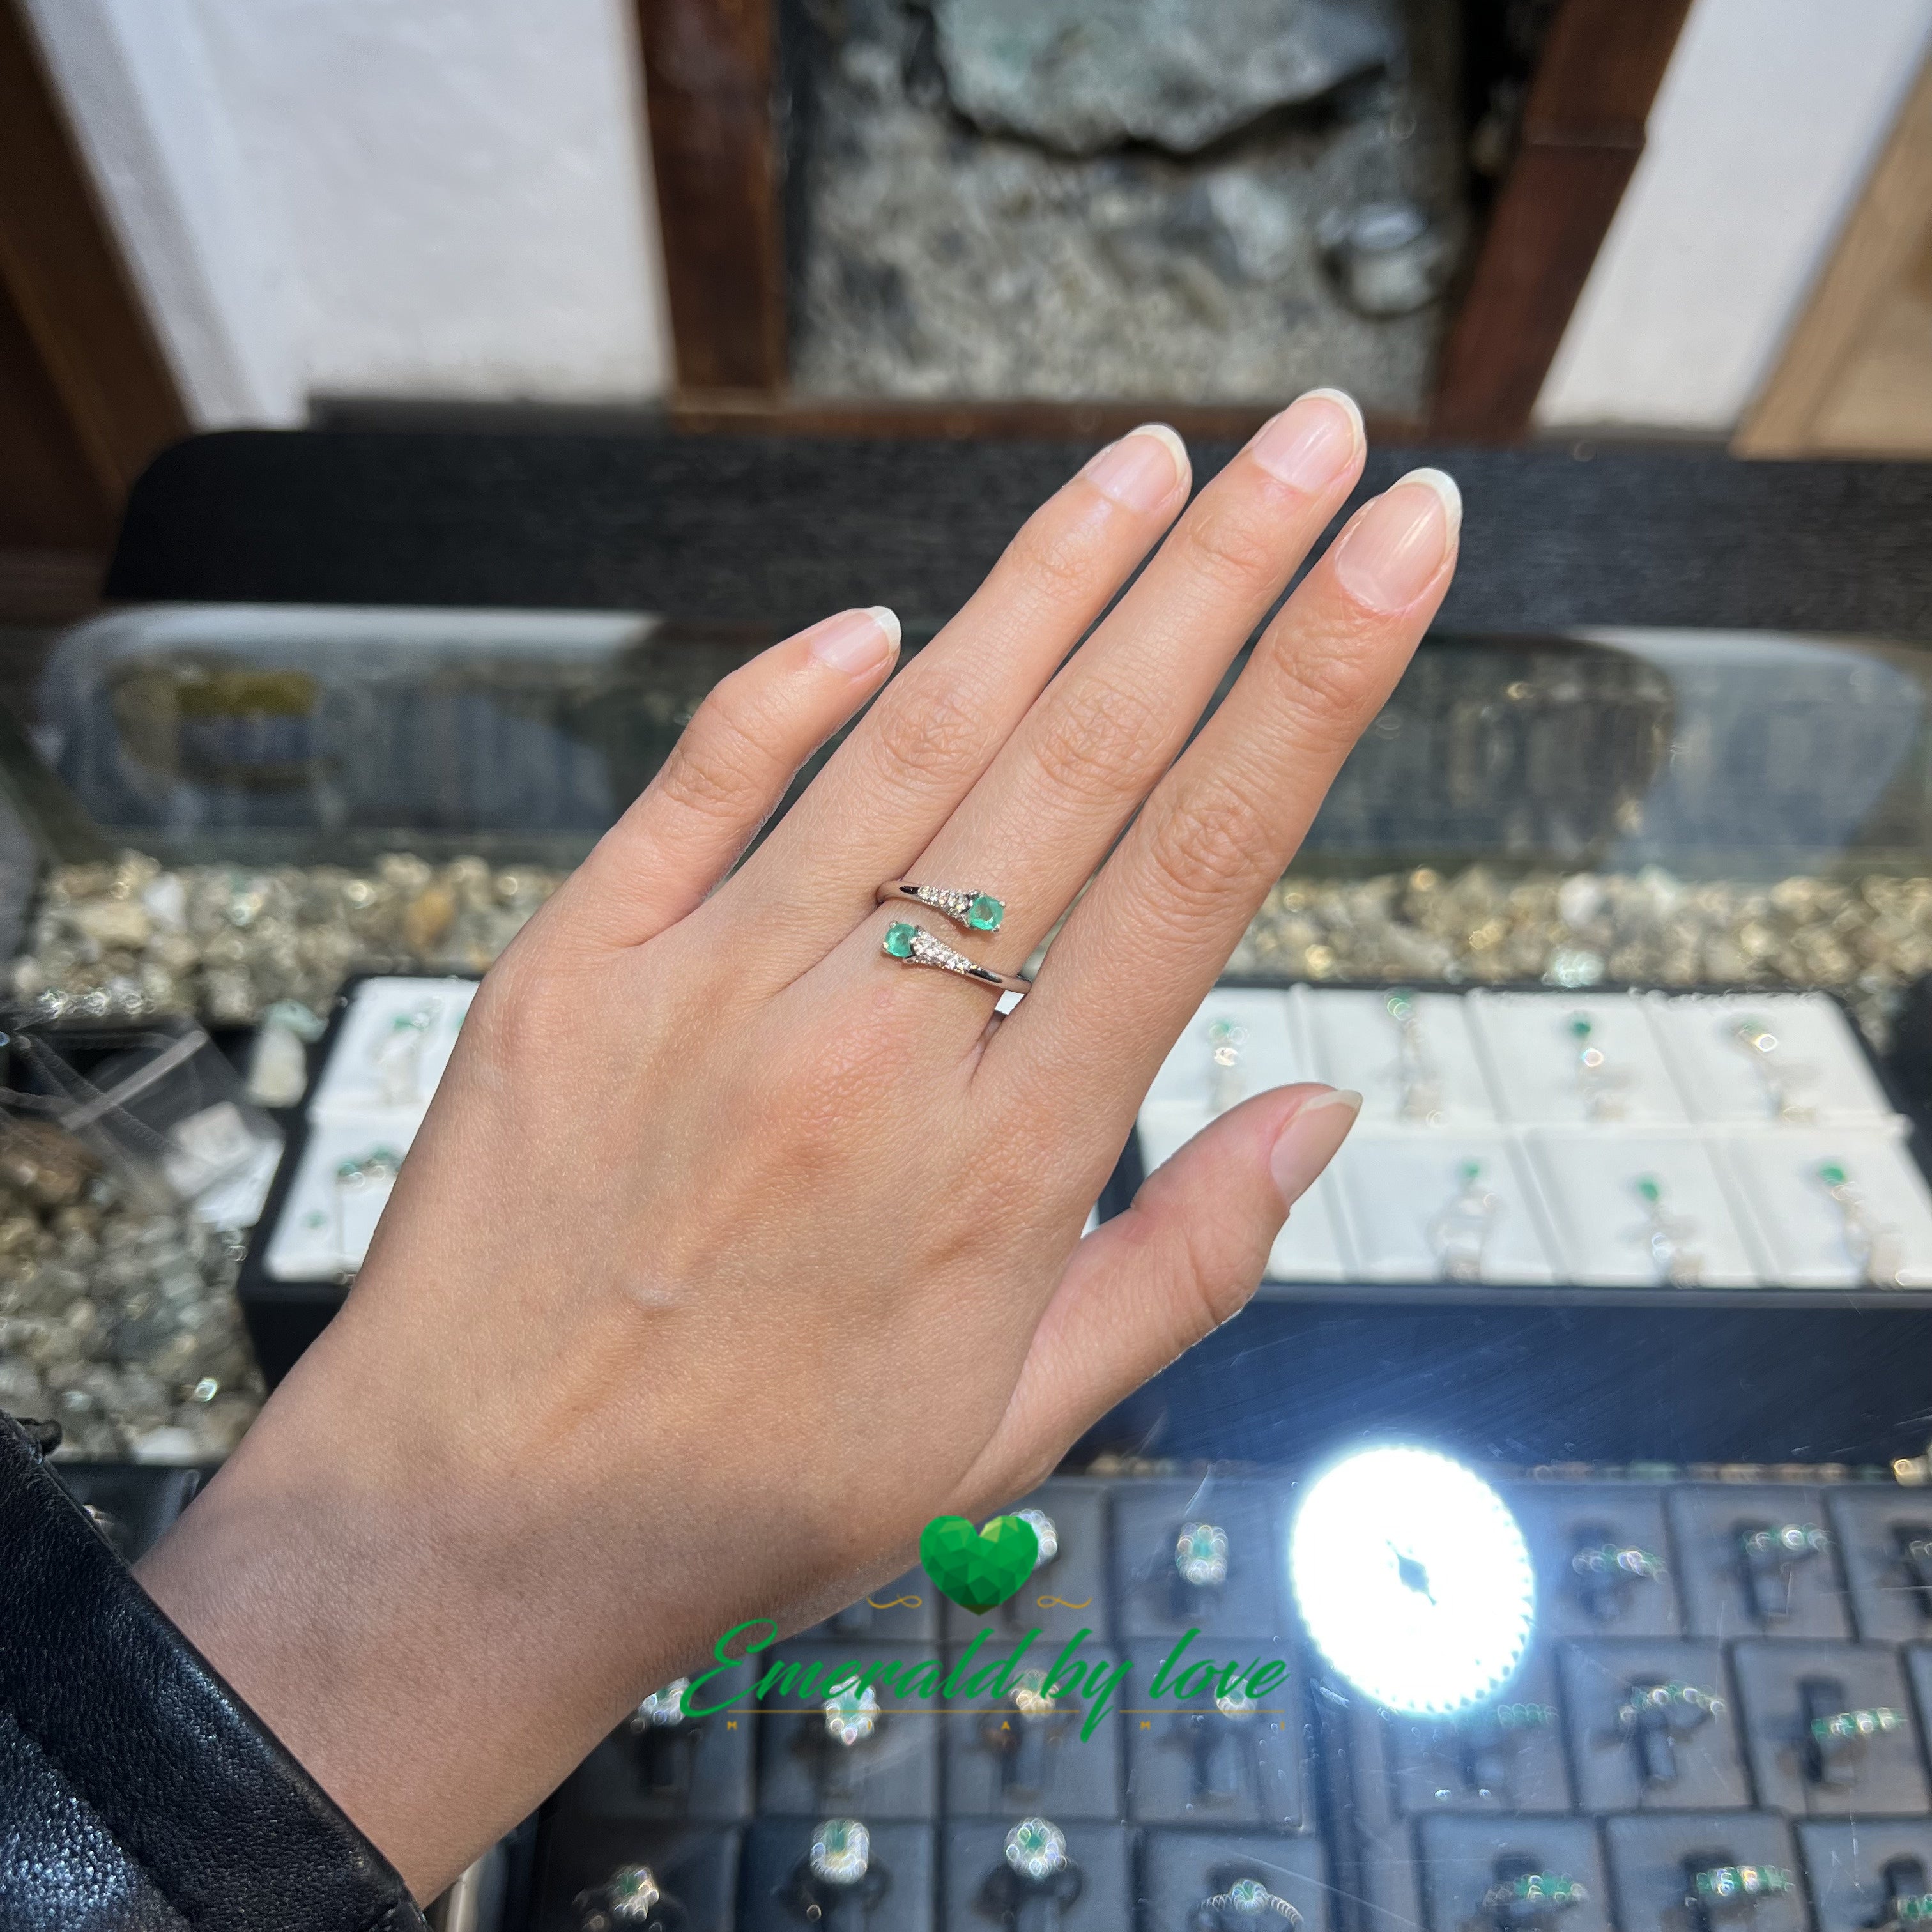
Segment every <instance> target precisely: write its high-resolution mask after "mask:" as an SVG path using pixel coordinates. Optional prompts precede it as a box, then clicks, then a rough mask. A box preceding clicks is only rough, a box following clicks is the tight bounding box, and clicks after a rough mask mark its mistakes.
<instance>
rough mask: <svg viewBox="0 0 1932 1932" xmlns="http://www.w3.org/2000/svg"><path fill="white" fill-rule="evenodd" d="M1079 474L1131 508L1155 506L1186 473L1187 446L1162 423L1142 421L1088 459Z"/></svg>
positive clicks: (1185, 476)
mask: <svg viewBox="0 0 1932 1932" xmlns="http://www.w3.org/2000/svg"><path fill="white" fill-rule="evenodd" d="M1080 473H1081V475H1083V476H1084V477H1085V478H1086V479H1087V480H1088V482H1090V483H1091V484H1093V486H1094V488H1095V489H1097V490H1099V491H1100V493H1101V495H1102V496H1109V497H1111V498H1112V499H1113V500H1114V501H1115V502H1117V503H1118V504H1120V505H1122V506H1123V507H1124V508H1127V509H1130V510H1157V509H1159V508H1160V506H1161V505H1163V503H1165V502H1167V500H1168V499H1169V498H1170V497H1171V496H1172V495H1173V494H1174V492H1175V486H1176V484H1179V483H1181V482H1182V481H1184V480H1185V479H1186V478H1187V474H1188V465H1187V445H1186V444H1185V443H1183V442H1182V441H1181V439H1180V437H1178V436H1177V435H1176V434H1175V433H1174V431H1172V430H1171V429H1169V428H1168V426H1167V425H1166V424H1165V423H1142V425H1141V426H1140V428H1139V429H1136V430H1130V431H1128V432H1127V434H1126V435H1125V436H1124V437H1121V440H1120V441H1119V442H1118V443H1109V444H1108V446H1106V449H1103V450H1102V451H1101V452H1100V454H1099V455H1097V456H1094V457H1093V458H1090V459H1089V460H1088V464H1087V466H1086V468H1085V469H1083V470H1082V471H1081V472H1080Z"/></svg>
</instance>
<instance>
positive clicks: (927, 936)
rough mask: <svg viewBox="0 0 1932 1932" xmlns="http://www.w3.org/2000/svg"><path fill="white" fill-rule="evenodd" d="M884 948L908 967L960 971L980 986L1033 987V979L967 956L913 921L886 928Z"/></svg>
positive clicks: (1001, 988) (1001, 989) (1008, 989)
mask: <svg viewBox="0 0 1932 1932" xmlns="http://www.w3.org/2000/svg"><path fill="white" fill-rule="evenodd" d="M883 950H884V952H885V954H886V957H887V958H888V959H898V960H901V961H903V962H904V963H905V964H906V965H908V966H932V967H936V968H938V970H939V971H941V972H942V973H957V974H959V977H961V978H962V980H977V981H978V982H979V983H980V985H981V986H992V987H994V988H996V989H998V991H999V992H1002V993H1027V992H1031V991H1032V990H1033V982H1032V981H1031V980H1022V978H1021V977H1020V976H1019V974H1017V973H995V971H993V969H992V967H990V966H982V965H980V964H979V962H977V960H972V959H968V958H967V956H965V953H960V952H957V951H956V950H954V949H953V947H950V946H948V945H947V943H946V942H945V941H944V940H943V939H938V938H935V937H934V936H933V935H932V934H931V933H929V932H927V931H926V928H925V927H924V926H914V925H913V923H912V922H911V921H910V919H894V920H893V921H892V924H891V925H890V926H887V927H886V937H885V940H884V941H883Z"/></svg>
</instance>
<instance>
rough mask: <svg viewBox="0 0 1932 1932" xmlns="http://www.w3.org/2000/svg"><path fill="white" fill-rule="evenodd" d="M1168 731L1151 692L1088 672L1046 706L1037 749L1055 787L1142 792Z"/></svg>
mask: <svg viewBox="0 0 1932 1932" xmlns="http://www.w3.org/2000/svg"><path fill="white" fill-rule="evenodd" d="M1166 736H1167V733H1166V719H1165V718H1164V717H1163V715H1162V712H1161V708H1160V705H1159V703H1157V701H1156V700H1154V697H1152V696H1151V695H1150V694H1145V693H1143V692H1140V691H1134V690H1132V689H1130V688H1127V687H1126V686H1124V685H1120V684H1118V683H1115V682H1112V681H1110V680H1109V679H1106V678H1102V677H1095V676H1091V675H1090V676H1085V677H1076V678H1074V679H1072V680H1071V681H1070V682H1069V683H1068V685H1067V688H1066V690H1065V691H1063V692H1062V693H1061V694H1060V695H1059V696H1058V697H1056V698H1055V700H1053V701H1052V703H1050V704H1049V706H1047V707H1046V710H1045V712H1043V715H1042V717H1041V720H1040V730H1039V733H1038V736H1037V738H1036V739H1035V740H1034V746H1033V751H1034V757H1036V758H1037V760H1038V761H1039V764H1040V769H1041V772H1043V775H1045V777H1046V780H1047V781H1048V783H1049V784H1051V785H1052V786H1053V787H1055V788H1056V789H1057V790H1062V791H1065V792H1068V793H1072V794H1073V796H1076V797H1078V798H1103V799H1112V798H1114V797H1117V796H1119V795H1120V794H1121V793H1123V792H1126V791H1133V792H1136V793H1137V792H1138V791H1139V780H1140V779H1141V778H1143V777H1144V776H1145V774H1146V772H1147V769H1148V766H1150V765H1151V763H1153V762H1154V760H1155V759H1156V758H1157V757H1158V756H1159V754H1160V749H1161V747H1162V745H1163V743H1164V742H1165V741H1166Z"/></svg>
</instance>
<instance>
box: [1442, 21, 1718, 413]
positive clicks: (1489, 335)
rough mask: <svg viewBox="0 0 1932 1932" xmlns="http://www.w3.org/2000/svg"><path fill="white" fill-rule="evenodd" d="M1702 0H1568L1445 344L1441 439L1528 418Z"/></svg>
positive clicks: (1547, 44)
mask: <svg viewBox="0 0 1932 1932" xmlns="http://www.w3.org/2000/svg"><path fill="white" fill-rule="evenodd" d="M1689 6H1690V0H1566V4H1565V5H1564V6H1563V7H1562V10H1560V11H1559V13H1558V14H1557V16H1556V19H1555V20H1554V21H1553V22H1552V23H1551V25H1550V33H1549V37H1548V38H1547V40H1546V41H1545V43H1544V50H1543V54H1542V56H1541V59H1540V60H1539V61H1538V64H1537V71H1536V77H1535V80H1534V81H1533V82H1532V84H1531V86H1530V91H1529V99H1528V101H1526V103H1525V104H1524V107H1523V130H1522V135H1521V139H1520V145H1519V146H1518V148H1517V155H1516V158H1515V160H1514V162H1513V163H1512V164H1511V168H1510V171H1509V174H1508V177H1507V178H1506V179H1505V181H1504V184H1503V187H1502V192H1501V193H1500V194H1499V196H1498V197H1497V199H1496V208H1495V209H1494V211H1493V213H1492V214H1491V216H1490V224H1489V228H1488V230H1487V233H1486V234H1485V235H1484V239H1483V243H1482V247H1481V250H1480V251H1478V255H1477V257H1476V262H1475V268H1474V269H1473V270H1472V272H1471V275H1470V278H1469V283H1468V285H1467V287H1466V290H1465V293H1464V294H1463V300H1462V303H1461V305H1460V308H1459V309H1458V311H1457V317H1456V320H1455V322H1454V325H1453V326H1452V327H1451V330H1450V332H1449V336H1448V341H1446V342H1445V344H1444V345H1443V350H1442V367H1441V371H1440V373H1439V376H1438V378H1437V385H1436V402H1435V407H1434V410H1433V414H1432V416H1431V420H1430V428H1431V431H1432V433H1433V434H1434V435H1436V437H1442V438H1454V439H1455V440H1459V441H1468V442H1489V443H1508V442H1514V441H1515V440H1517V439H1519V438H1520V437H1522V436H1523V434H1525V433H1526V431H1527V430H1528V428H1529V419H1530V412H1531V410H1532V409H1533V408H1534V407H1535V404H1536V398H1537V395H1538V392H1539V391H1540V390H1541V389H1542V387H1543V380H1544V377H1545V376H1546V375H1547V374H1548V373H1549V370H1550V363H1551V362H1552V361H1553V359H1555V357H1556V350H1557V347H1558V345H1559V344H1560V343H1561V342H1562V340H1563V332H1564V330H1565V328H1567V327H1568V324H1569V321H1570V317H1571V311H1573V310H1574V308H1576V306H1577V297H1578V296H1580V295H1581V294H1582V293H1583V284H1584V283H1585V281H1586V280H1587V279H1588V278H1589V273H1590V269H1591V265H1592V263H1594V262H1595V260H1596V259H1597V252H1598V249H1599V248H1601V247H1602V245H1603V240H1604V236H1605V235H1606V234H1607V233H1608V232H1609V229H1610V222H1611V220H1612V217H1613V216H1614V215H1615V214H1616V211H1617V205H1618V204H1619V202H1621V201H1622V199H1623V193H1624V189H1625V187H1626V185H1627V184H1628V182H1629V180H1630V178H1631V172H1632V171H1633V170H1634V169H1635V168H1636V166H1637V158H1638V157H1639V156H1640V154H1642V153H1643V141H1644V124H1645V122H1646V120H1647V119H1648V118H1649V113H1650V106H1651V103H1652V101H1653V100H1654V99H1655V97H1656V94H1657V89H1658V83H1660V82H1661V80H1663V78H1664V68H1666V66H1667V65H1669V62H1670V55H1671V50H1672V49H1673V48H1674V47H1675V46H1676V43H1677V36H1678V32H1679V29H1680V28H1682V26H1683V24H1684V17H1685V13H1687V12H1688V10H1689Z"/></svg>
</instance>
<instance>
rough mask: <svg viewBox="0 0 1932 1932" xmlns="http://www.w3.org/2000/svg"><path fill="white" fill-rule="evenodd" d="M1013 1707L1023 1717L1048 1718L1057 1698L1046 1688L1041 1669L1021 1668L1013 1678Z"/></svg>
mask: <svg viewBox="0 0 1932 1932" xmlns="http://www.w3.org/2000/svg"><path fill="white" fill-rule="evenodd" d="M1057 1705H1058V1700H1057V1699H1056V1698H1055V1696H1054V1694H1053V1693H1052V1691H1049V1689H1048V1688H1046V1672H1045V1671H1043V1670H1022V1672H1021V1673H1020V1674H1019V1676H1018V1677H1016V1678H1015V1679H1014V1680H1013V1709H1015V1710H1016V1711H1017V1712H1019V1714H1020V1715H1021V1716H1022V1717H1023V1718H1050V1717H1052V1715H1053V1714H1054V1711H1055V1709H1056V1707H1057Z"/></svg>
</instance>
